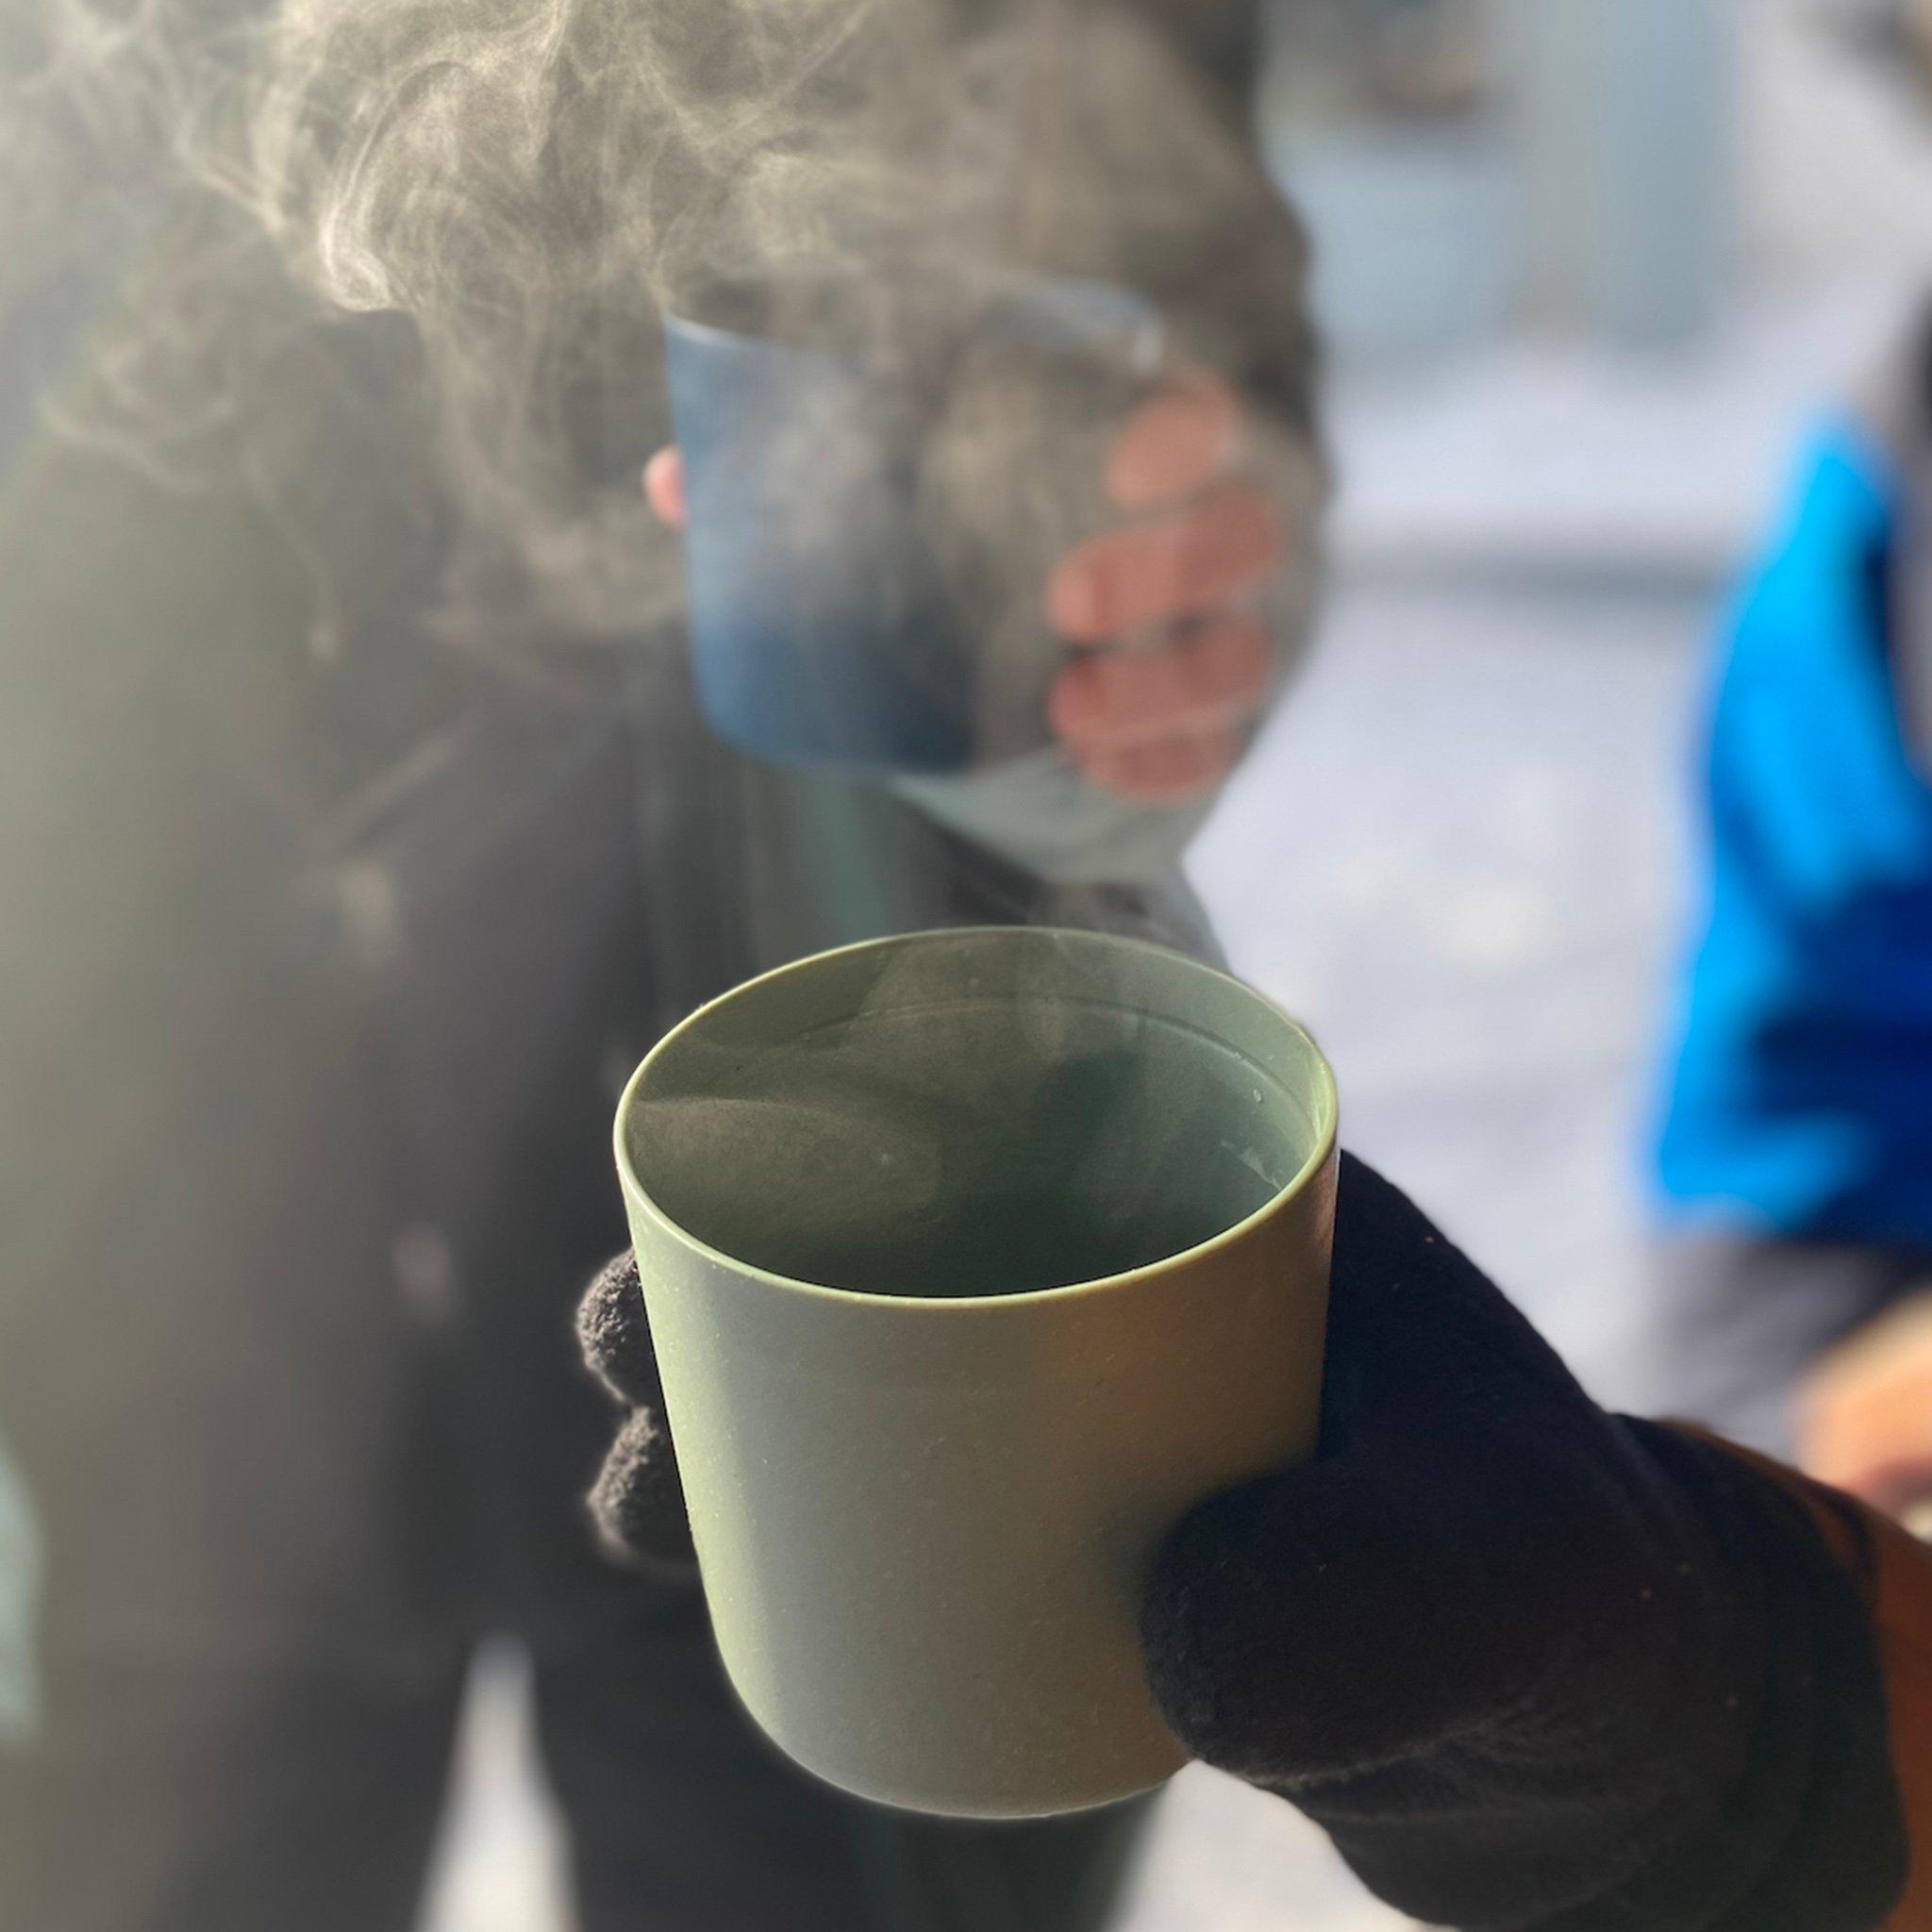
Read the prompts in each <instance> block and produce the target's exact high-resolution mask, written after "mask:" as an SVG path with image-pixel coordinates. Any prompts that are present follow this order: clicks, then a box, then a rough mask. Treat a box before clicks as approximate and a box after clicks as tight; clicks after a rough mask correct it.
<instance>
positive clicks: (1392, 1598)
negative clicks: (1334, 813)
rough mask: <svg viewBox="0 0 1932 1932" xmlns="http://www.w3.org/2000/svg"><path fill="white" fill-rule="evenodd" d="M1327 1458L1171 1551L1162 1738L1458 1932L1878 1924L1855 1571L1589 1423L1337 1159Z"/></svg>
mask: <svg viewBox="0 0 1932 1932" xmlns="http://www.w3.org/2000/svg"><path fill="white" fill-rule="evenodd" d="M1331 1324H1332V1325H1331V1331H1330V1341H1329V1349H1328V1389H1327V1395H1326V1400H1325V1412H1324V1437H1323V1450H1322V1454H1321V1456H1320V1457H1319V1459H1318V1460H1317V1461H1316V1463H1315V1464H1314V1465H1313V1466H1311V1467H1309V1468H1307V1469H1304V1470H1299V1471H1292V1472H1287V1473H1284V1474H1278V1475H1274V1476H1270V1477H1267V1478H1265V1479H1263V1480H1261V1481H1258V1482H1256V1483H1253V1484H1251V1485H1249V1486H1247V1487H1245V1488H1243V1489H1241V1490H1239V1491H1234V1492H1232V1493H1230V1494H1228V1495H1225V1496H1223V1497H1220V1498H1218V1499H1217V1500H1215V1501H1213V1502H1210V1503H1208V1504H1207V1505H1205V1506H1203V1507H1201V1508H1200V1509H1198V1510H1196V1511H1195V1512H1194V1513H1193V1514H1192V1515H1191V1516H1190V1517H1189V1518H1188V1519H1187V1520H1186V1521H1185V1522H1184V1523H1183V1524H1181V1525H1180V1526H1179V1528H1178V1529H1177V1530H1176V1531H1175V1532H1174V1535H1173V1537H1172V1538H1171V1539H1170V1540H1169V1541H1168V1543H1167V1546H1166V1547H1165V1549H1164V1550H1163V1551H1162V1553H1161V1555H1160V1557H1159V1559H1158V1564H1157V1566H1156V1571H1155V1574H1154V1576H1153V1579H1152V1582H1151V1586H1150V1590H1149V1593H1148V1598H1147V1603H1146V1608H1145V1614H1144V1622H1143V1635H1144V1638H1145V1643H1146V1651H1147V1661H1148V1674H1149V1679H1150V1682H1151V1684H1152V1686H1153V1689H1154V1692H1155V1696H1156V1698H1157V1700H1158V1704H1159V1706H1160V1708H1161V1710H1162V1711H1163V1713H1164V1714H1165V1716H1166V1718H1167V1721H1168V1723H1169V1724H1171V1725H1172V1726H1173V1728H1174V1731H1175V1733H1176V1734H1177V1735H1178V1736H1179V1737H1180V1739H1181V1740H1183V1742H1184V1743H1185V1744H1186V1745H1187V1746H1188V1748H1189V1749H1190V1750H1191V1751H1192V1752H1193V1753H1195V1755H1197V1756H1198V1757H1202V1758H1205V1759H1206V1760H1207V1761H1208V1762H1209V1763H1211V1764H1216V1765H1220V1766H1221V1767H1223V1768H1224V1769H1225V1770H1228V1771H1231V1772H1233V1773H1235V1774H1237V1775H1239V1776H1241V1777H1243V1778H1245V1779H1247V1780H1249V1781H1250V1782H1251V1783H1254V1784H1257V1785H1260V1786H1263V1787H1265V1788H1266V1789H1268V1790H1274V1791H1277V1792H1280V1793H1281V1794H1282V1795H1284V1796H1285V1797H1287V1798H1289V1799H1291V1801H1292V1802H1293V1803H1294V1804H1295V1805H1296V1806H1298V1807H1300V1808H1301V1809H1302V1810H1304V1811H1305V1812H1307V1814H1308V1815H1309V1816H1310V1817H1312V1818H1314V1819H1315V1820H1317V1821H1318V1822H1319V1823H1320V1824H1323V1825H1324V1826H1325V1827H1326V1829H1327V1830H1328V1832H1329V1833H1330V1835H1331V1836H1332V1837H1333V1839H1334V1840H1335V1842H1336V1843H1337V1845H1338V1846H1339V1847H1340V1849H1341V1853H1342V1855H1343V1856H1344V1857H1346V1858H1347V1859H1348V1861H1349V1863H1350V1864H1351V1865H1352V1866H1353V1867H1354V1868H1355V1870H1356V1871H1357V1873H1358V1874H1360V1875H1361V1877H1362V1878H1363V1879H1364V1880H1365V1881H1366V1882H1367V1884H1368V1885H1369V1886H1370V1888H1371V1889H1372V1890H1374V1891H1375V1892H1377V1893H1378V1894H1379V1895H1380V1896H1381V1897H1383V1898H1384V1899H1386V1900H1388V1901H1389V1902H1390V1903H1391V1904H1392V1905H1394V1906H1396V1907H1400V1908H1401V1909H1403V1910H1405V1911H1407V1912H1409V1913H1411V1914H1413V1915H1414V1916H1416V1917H1417V1918H1420V1919H1423V1920H1424V1921H1426V1922H1428V1923H1429V1924H1437V1925H1446V1926H1454V1927H1457V1928H1463V1932H1478V1928H1480V1932H1506V1928H1507V1932H1531V1928H1534V1932H1612V1928H1615V1932H1624V1928H1627V1932H1693V1928H1694V1932H1873V1928H1874V1927H1876V1926H1879V1925H1880V1924H1883V1922H1884V1920H1885V1919H1886V1917H1887V1914H1888V1912H1889V1910H1890V1907H1892V1905H1893V1904H1894V1903H1895V1902H1896V1900H1897V1898H1898V1896H1899V1893H1900V1891H1901V1890H1902V1887H1903V1882H1904V1874H1905V1856H1906V1855H1905V1848H1904V1839H1903V1830H1902V1826H1901V1824H1900V1819H1899V1804H1898V1797H1897V1793H1896V1790H1895V1788H1894V1785H1893V1781H1892V1777H1891V1772H1890V1763H1889V1757H1888V1748H1887V1738H1886V1724H1885V1709H1884V1694H1883V1687H1882V1683H1881V1680H1880V1676H1879V1669H1878V1664H1877V1660H1876V1656H1875V1646H1874V1639H1873V1636H1872V1632H1871V1628H1870V1625H1869V1623H1868V1620H1867V1617H1866V1614H1865V1609H1864V1606H1863V1604H1862V1602H1861V1600H1860V1594H1859V1590H1858V1586H1857V1581H1856V1580H1855V1579H1854V1578H1853V1577H1852V1576H1851V1575H1850V1574H1848V1573H1846V1572H1845V1571H1844V1570H1842V1569H1841V1568H1840V1566H1839V1565H1838V1564H1837V1563H1836V1562H1835V1561H1834V1560H1833V1558H1832V1557H1831V1555H1830V1553H1829V1552H1828V1551H1827V1549H1826V1547H1825V1545H1824V1540H1823V1538H1822V1537H1821V1536H1820V1535H1819V1533H1818V1532H1817V1530H1816V1528H1815V1527H1814V1525H1813V1524H1812V1522H1811V1520H1810V1519H1809V1518H1808V1516H1807V1513H1806V1511H1805V1508H1804V1507H1803V1506H1802V1505H1801V1503H1800V1502H1799V1501H1798V1499H1797V1496H1796V1494H1795V1493H1794V1492H1793V1491H1788V1490H1787V1489H1786V1488H1785V1487H1784V1486H1783V1485H1782V1484H1781V1483H1780V1482H1779V1481H1777V1480H1776V1479H1775V1478H1774V1477H1773V1476H1771V1475H1769V1474H1764V1473H1762V1472H1761V1471H1760V1470H1759V1469H1757V1468H1756V1467H1753V1466H1751V1465H1748V1464H1746V1463H1745V1462H1743V1461H1741V1460H1740V1459H1738V1458H1736V1457H1733V1456H1732V1455H1731V1454H1729V1453H1728V1452H1726V1451H1725V1450H1724V1449H1721V1448H1719V1447H1717V1446H1716V1445H1714V1444H1712V1443H1710V1442H1708V1441H1704V1440H1702V1439H1700V1438H1697V1437H1693V1436H1691V1435H1688V1434H1680V1433H1678V1432H1676V1431H1674V1430H1672V1429H1668V1428H1663V1427H1659V1426H1657V1425H1656V1424H1647V1423H1639V1422H1632V1421H1628V1420H1624V1419H1620V1418H1617V1417H1614V1416H1610V1415H1607V1414H1606V1413H1605V1412H1604V1411H1603V1410H1602V1409H1600V1408H1599V1407H1597V1406H1596V1405H1595V1404H1594V1403H1592V1402H1591V1400H1590V1399H1589V1397H1588V1396H1586V1395H1585V1394H1584V1392H1583V1391H1582V1390H1581V1389H1580V1388H1579V1387H1578V1386H1577V1384H1576V1383H1575V1381H1574V1379H1573V1378H1572V1377H1571V1375H1570V1374H1569V1373H1568V1372H1567V1371H1566V1370H1565V1368H1564V1367H1563V1365H1562V1363H1561V1362H1559V1361H1558V1360H1557V1357H1556V1356H1555V1355H1554V1354H1553V1353H1552V1352H1551V1351H1550V1349H1549V1348H1548V1347H1547V1346H1546V1345H1545V1344H1544V1343H1543V1342H1542V1341H1541V1339H1540V1338H1539V1337H1538V1336H1537V1334H1536V1333H1535V1331H1534V1330H1533V1329H1532V1328H1531V1327H1530V1326H1529V1324H1527V1323H1526V1322H1525V1321H1524V1319H1523V1317H1522V1316H1520V1315H1519V1314H1518V1313H1517V1312H1516V1311H1515V1309H1513V1308H1512V1307H1510V1306H1509V1304H1508V1303H1507V1301H1506V1300H1505V1299H1504V1297H1503V1296H1502V1294H1501V1293H1500V1292H1499V1291H1497V1290H1496V1288H1495V1287H1494V1286H1493V1285H1492V1284H1491V1282H1490V1281H1489V1280H1488V1279H1487V1278H1486V1277H1485V1276H1484V1275H1483V1274H1481V1273H1480V1271H1479V1270H1477V1269H1476V1268H1475V1267H1474V1265H1473V1264H1472V1263H1471V1262H1470V1261H1469V1260H1467V1259H1466V1258H1465V1257H1463V1256H1462V1255H1460V1254H1459V1253H1457V1250H1456V1249H1455V1248H1454V1247H1452V1246H1451V1245H1450V1244H1449V1242H1448V1241H1445V1240H1444V1239H1443V1238H1442V1236H1441V1235H1440V1234H1439V1233H1438V1232H1437V1231H1436V1229H1435V1228H1434V1227H1433V1226H1431V1225H1430V1224H1429V1223H1428V1221H1427V1220H1426V1219H1425V1218H1424V1216H1423V1215H1422V1214H1421V1213H1420V1212H1419V1211H1418V1210H1417V1209H1416V1208H1415V1207H1414V1206H1413V1205H1412V1204H1411V1203H1410V1202H1408V1201H1407V1199H1406V1198H1405V1197H1404V1196H1403V1195H1402V1194H1401V1193H1399V1192H1398V1191H1396V1190H1395V1189H1394V1188H1392V1187H1391V1186H1390V1185H1389V1184H1388V1183H1387V1182H1386V1181H1384V1180H1382V1179H1381V1178H1380V1177H1379V1176H1378V1175H1376V1174H1374V1173H1372V1172H1371V1171H1370V1170H1369V1169H1367V1168H1365V1167H1363V1166H1362V1165H1361V1164H1360V1163H1359V1162H1355V1161H1347V1162H1345V1164H1344V1166H1343V1170H1342V1174H1341V1196H1340V1201H1339V1204H1338V1225H1337V1230H1336V1253H1335V1278H1334V1295H1333V1309H1332V1316H1331Z"/></svg>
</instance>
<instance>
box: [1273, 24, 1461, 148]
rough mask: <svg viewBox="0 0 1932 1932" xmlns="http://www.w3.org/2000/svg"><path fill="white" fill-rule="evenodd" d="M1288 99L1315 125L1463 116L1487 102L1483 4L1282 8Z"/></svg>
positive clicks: (1279, 34)
mask: <svg viewBox="0 0 1932 1932" xmlns="http://www.w3.org/2000/svg"><path fill="white" fill-rule="evenodd" d="M1274 42H1275V53H1276V55H1277V56H1278V57H1279V58H1281V60H1282V62H1283V70H1284V85H1283V90H1282V93H1283V99H1284V100H1285V101H1286V103H1287V104H1288V105H1290V106H1291V108H1299V109H1300V110H1302V111H1303V112H1306V113H1310V114H1314V115H1318V116H1350V117H1354V116H1360V115H1364V114H1366V115H1371V116H1376V117H1383V118H1389V119H1395V120H1429V119H1435V118H1439V117H1443V116H1448V117H1455V116H1461V115H1466V114H1468V113H1470V112H1471V111H1472V110H1473V109H1474V108H1479V107H1480V106H1482V105H1483V104H1484V103H1485V102H1486V101H1487V100H1488V99H1489V97H1490V92H1491V60H1490V51H1491V49H1490V31H1489V20H1488V9H1487V8H1485V7H1484V6H1483V5H1482V4H1481V0H1279V4H1277V6H1276V8H1275V9H1274Z"/></svg>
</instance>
